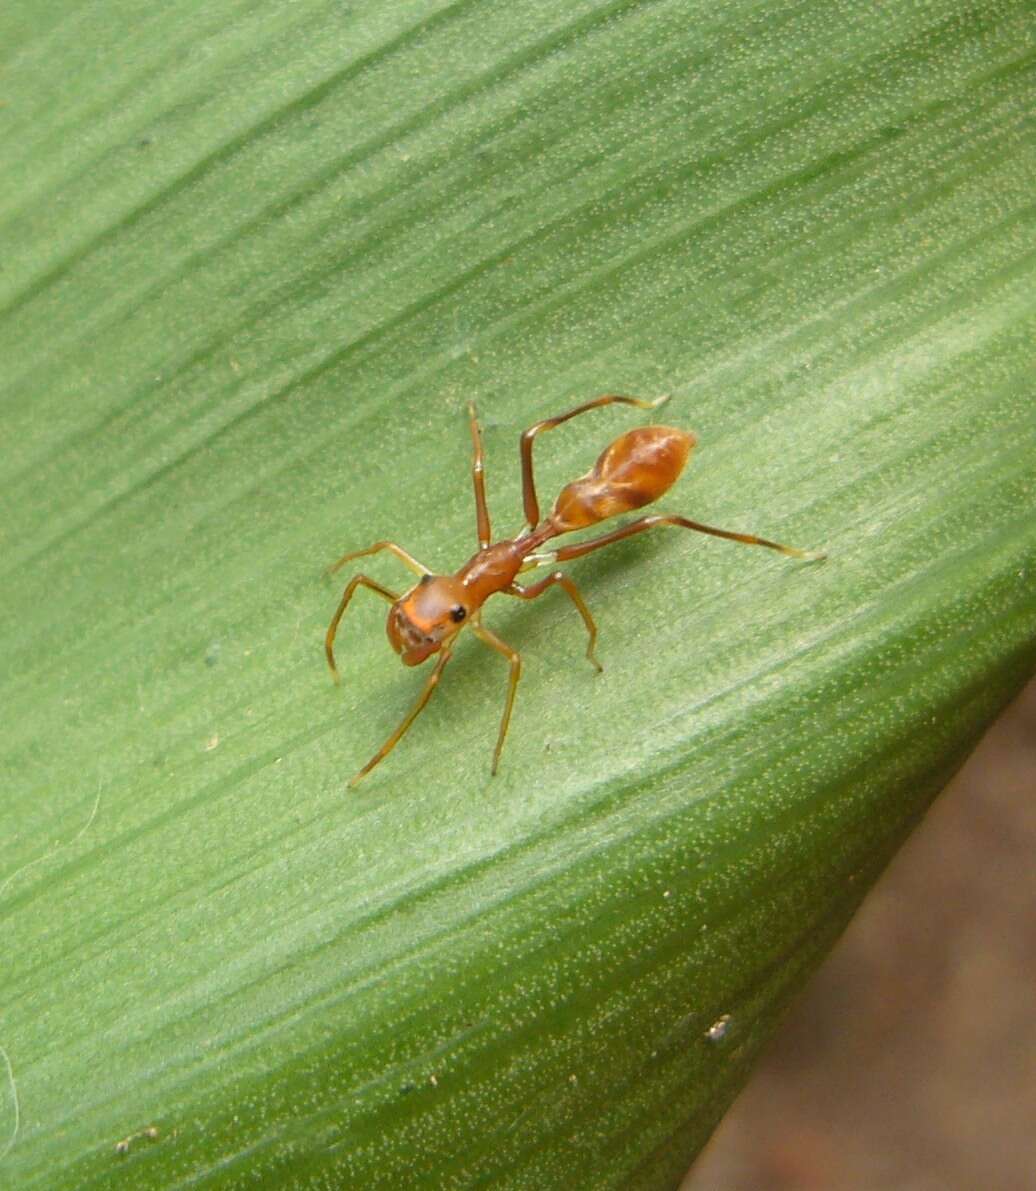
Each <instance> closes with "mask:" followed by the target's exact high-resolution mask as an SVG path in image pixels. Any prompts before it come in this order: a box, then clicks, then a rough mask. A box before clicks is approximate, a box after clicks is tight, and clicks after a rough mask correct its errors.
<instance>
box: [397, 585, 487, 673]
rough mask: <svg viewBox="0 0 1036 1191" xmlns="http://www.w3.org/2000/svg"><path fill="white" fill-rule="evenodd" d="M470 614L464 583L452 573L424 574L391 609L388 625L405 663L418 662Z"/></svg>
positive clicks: (455, 631) (449, 638)
mask: <svg viewBox="0 0 1036 1191" xmlns="http://www.w3.org/2000/svg"><path fill="white" fill-rule="evenodd" d="M470 614H471V603H470V599H469V595H468V592H467V591H466V589H465V587H464V584H463V583H461V582H460V580H459V579H456V578H454V576H452V575H422V576H421V579H420V581H419V582H418V583H416V584H415V585H414V586H413V587H412V588H411V589H410V590H409V591H408V592H407V593H406V595H404V596H401V597H400V598H399V599H398V600H396V602H395V603H394V604H393V605H392V607H391V608H390V609H389V614H388V624H387V625H386V626H385V628H386V631H387V633H388V639H389V642H390V644H391V645H392V648H393V649H394V650H395V651H396V653H398V654H399V656H400V658H402V660H403V663H404V665H407V666H417V665H420V663H421V662H423V661H425V659H426V658H429V657H431V655H432V654H433V653H438V652H439V650H440V649H442V647H443V646H444V645H446V644H448V643H449V642H450V641H452V640H453V638H454V637H456V635H457V634H458V633H459V632H460V630H461V629H462V628H463V627H464V624H465V622H466V621H467V619H468V617H469V616H470Z"/></svg>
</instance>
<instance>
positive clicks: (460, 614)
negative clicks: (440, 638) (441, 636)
mask: <svg viewBox="0 0 1036 1191" xmlns="http://www.w3.org/2000/svg"><path fill="white" fill-rule="evenodd" d="M467 614H468V610H467V608H465V607H464V606H463V605H462V604H456V605H454V607H452V608H451V609H450V620H452V621H453V623H454V624H460V622H461V621H462V620H463V619H464V617H465V616H467Z"/></svg>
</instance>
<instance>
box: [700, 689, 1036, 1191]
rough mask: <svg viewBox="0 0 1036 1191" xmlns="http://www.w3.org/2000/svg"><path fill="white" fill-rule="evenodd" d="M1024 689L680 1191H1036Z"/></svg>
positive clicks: (1033, 867) (1035, 985) (1034, 981)
mask: <svg viewBox="0 0 1036 1191" xmlns="http://www.w3.org/2000/svg"><path fill="white" fill-rule="evenodd" d="M1034 1010H1036V682H1034V683H1031V684H1030V685H1029V687H1028V688H1027V689H1026V690H1025V692H1024V693H1023V694H1022V695H1021V696H1020V697H1019V698H1018V699H1017V700H1016V701H1015V703H1014V704H1013V705H1012V706H1011V707H1010V708H1009V709H1008V710H1007V711H1006V712H1005V713H1004V715H1003V716H1002V717H1001V718H1000V720H999V721H998V722H997V723H996V724H995V725H994V726H993V728H992V729H991V730H990V731H989V733H988V734H987V736H986V737H985V739H984V740H983V742H982V744H981V745H980V746H979V748H978V749H977V750H976V752H975V753H974V754H973V756H972V757H971V758H970V760H969V761H968V763H967V765H966V766H965V767H964V768H963V769H962V770H961V772H960V773H959V774H958V775H957V777H956V779H955V780H954V781H953V783H952V784H951V785H950V787H949V788H948V789H947V790H946V791H945V792H944V793H943V794H942V795H941V796H940V798H939V799H938V800H937V801H936V803H935V805H934V806H933V807H932V810H931V811H930V812H929V814H928V817H927V818H926V819H925V821H924V823H922V825H921V826H920V827H919V828H918V830H917V831H916V832H915V834H914V836H913V837H912V838H911V840H910V841H909V842H908V843H907V845H906V846H905V847H904V848H903V850H902V851H901V852H900V854H899V855H898V856H897V857H896V859H895V860H894V862H893V863H892V865H891V866H890V868H889V870H888V871H887V872H886V874H885V875H884V876H883V877H882V879H881V880H880V881H879V883H878V885H877V887H876V888H875V889H874V890H873V892H872V893H871V894H870V896H869V897H868V899H867V901H866V902H865V903H864V905H863V908H862V909H861V910H860V912H859V914H858V915H857V917H856V918H855V920H854V921H853V923H852V925H851V926H850V927H849V929H848V931H847V932H846V934H845V936H844V937H843V938H842V940H841V941H840V943H839V944H838V946H837V947H836V948H835V950H834V952H833V953H832V955H831V956H830V958H829V959H828V960H827V962H826V963H825V964H824V966H823V968H822V969H821V970H820V972H819V973H818V974H817V976H816V977H815V978H814V980H813V982H812V983H811V984H810V986H809V988H808V989H807V990H806V991H805V992H804V993H803V995H802V996H801V998H800V999H799V1000H798V1001H797V1002H796V1004H795V1005H794V1006H793V1008H792V1011H791V1013H790V1014H789V1017H788V1019H787V1021H786V1022H785V1024H784V1027H783V1029H782V1031H781V1032H780V1034H779V1035H778V1037H777V1038H776V1039H775V1041H774V1042H773V1044H772V1045H771V1047H770V1049H769V1051H768V1052H767V1054H766V1055H765V1056H764V1058H763V1061H762V1062H761V1063H760V1065H759V1068H758V1069H757V1070H756V1072H755V1074H754V1076H753V1077H752V1080H751V1082H750V1083H749V1085H748V1087H747V1088H746V1089H745V1091H744V1092H743V1093H742V1095H741V1097H740V1099H738V1101H737V1102H736V1103H735V1105H734V1107H733V1108H732V1109H731V1111H730V1112H729V1113H728V1115H727V1117H726V1119H725V1120H724V1122H723V1123H722V1124H721V1125H720V1127H719V1129H718V1130H717V1131H716V1134H715V1136H714V1137H713V1139H712V1141H711V1142H710V1143H709V1146H708V1147H707V1148H706V1150H705V1152H704V1153H703V1154H702V1156H701V1158H700V1159H699V1160H698V1163H697V1164H696V1165H695V1167H694V1170H693V1171H692V1172H691V1173H690V1174H689V1175H688V1177H687V1179H686V1181H685V1182H684V1184H683V1187H682V1189H681V1191H1030V1189H1036V1013H1034Z"/></svg>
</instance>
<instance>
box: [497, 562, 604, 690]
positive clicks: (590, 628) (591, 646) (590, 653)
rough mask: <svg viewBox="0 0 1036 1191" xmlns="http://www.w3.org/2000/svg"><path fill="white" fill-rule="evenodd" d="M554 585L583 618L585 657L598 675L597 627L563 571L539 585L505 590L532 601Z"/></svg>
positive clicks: (513, 587) (541, 581)
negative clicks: (585, 645) (585, 638)
mask: <svg viewBox="0 0 1036 1191" xmlns="http://www.w3.org/2000/svg"><path fill="white" fill-rule="evenodd" d="M555 583H556V584H557V585H558V586H559V587H563V588H564V589H565V591H566V592H567V593H568V597H569V599H570V600H571V601H572V603H573V604H575V606H576V611H577V612H578V613H579V615H580V616H581V617H582V618H583V624H585V625H586V631H587V633H588V634H589V635H590V640H589V643H588V644H587V647H586V656H587V657H588V658H589V659H590V662H591V664H592V665H594V666H596V667H597V672H598V674H600V672H601V671H602V670H603V669H604V667H603V666H602V665H601V663H600V662H599V661H598V660H597V653H596V652H595V646H596V645H597V625H596V624H595V623H594V618H593V616H592V615H591V612H590V609H589V608H588V607H587V606H586V602H585V600H584V599H583V597H582V594H581V593H580V591H579V588H578V587H576V585H575V584H574V583H573V582H572V580H571V579H570V578H569V577H568V576H567V575H566V574H565V573H564V572H563V571H555V572H554V574H553V575H548V576H547V577H546V579H541V580H540V581H539V583H533V584H532V585H531V586H529V587H522V585H521V584H520V583H512V584H511V586H510V587H509V588H508V589H507V594H508V595H513V596H517V597H518V599H520V600H534V599H535V598H536V597H537V596H539V595H542V594H543V593H544V592H545V591H546V590H547V588H548V587H553V586H554V584H555Z"/></svg>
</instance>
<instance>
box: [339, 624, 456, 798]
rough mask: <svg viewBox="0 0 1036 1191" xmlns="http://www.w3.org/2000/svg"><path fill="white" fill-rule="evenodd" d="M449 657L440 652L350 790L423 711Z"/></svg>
mask: <svg viewBox="0 0 1036 1191" xmlns="http://www.w3.org/2000/svg"><path fill="white" fill-rule="evenodd" d="M451 656H452V653H451V651H450V650H449V649H446V648H444V649H443V650H442V652H441V653H440V654H439V660H438V661H437V662H436V663H435V669H434V670H433V671H432V672H431V674H429V675H428V678H427V680H426V681H425V684H424V686H423V687H422V688H421V693H420V695H418V697H417V701H416V702H415V703H414V705H413V707H411V708H410V710H409V711H408V712H407V713H406V715H405V716H404V717H403V722H402V723H401V724H400V725H399V727H398V728H397V729H396V730H395V732H393V733H392V735H391V736H390V737H389V738H388V740H386V741H385V743H384V744H383V745H382V746H381V748H380V749H378V751H377V752H376V753H375V754H374V756H373V757H371V759H370V760H369V761H368V762H367V764H366V765H364V767H363V768H362V769H361V770H360V772H359V773H358V774H356V775H355V777H353V778H352V779H351V780H350V782H349V789H350V790H351V789H354V788H355V787H356V786H358V785H359V784H360V782H362V781H363V779H364V778H365V777H366V776H367V774H368V773H370V771H371V770H372V769H373V768H374V766H375V765H377V764H378V762H379V761H383V760H384V759H385V758H386V757H387V756H388V755H389V753H391V752H392V750H393V749H394V748H395V747H396V745H397V744H399V742H400V740H401V739H402V738H403V735H404V733H405V732H406V730H407V729H408V728H409V727H410V725H411V724H412V723H413V722H414V720H416V719H417V717H418V715H419V714H420V713H421V711H423V710H424V706H425V704H426V703H427V702H428V700H429V699H430V698H431V697H432V692H433V691H434V690H435V688H436V686H438V683H439V677H440V675H441V674H442V672H443V670H444V669H445V668H446V663H447V662H448V661H449V660H450V657H451Z"/></svg>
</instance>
